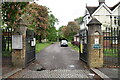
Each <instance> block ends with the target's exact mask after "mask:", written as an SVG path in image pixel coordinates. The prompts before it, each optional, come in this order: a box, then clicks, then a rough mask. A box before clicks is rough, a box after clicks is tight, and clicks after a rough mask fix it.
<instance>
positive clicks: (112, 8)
mask: <svg viewBox="0 0 120 80" xmlns="http://www.w3.org/2000/svg"><path fill="white" fill-rule="evenodd" d="M119 4H120V1H119V2H118V3H117V4H116V5H114V6H113V7H111V10H114V9H115V8H116V7H117V6H118V5H119Z"/></svg>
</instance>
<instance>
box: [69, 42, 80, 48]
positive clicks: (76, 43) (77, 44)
mask: <svg viewBox="0 0 120 80" xmlns="http://www.w3.org/2000/svg"><path fill="white" fill-rule="evenodd" d="M71 44H73V45H76V46H78V47H79V45H80V44H79V42H78V41H72V42H71Z"/></svg>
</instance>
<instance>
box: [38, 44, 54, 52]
mask: <svg viewBox="0 0 120 80" xmlns="http://www.w3.org/2000/svg"><path fill="white" fill-rule="evenodd" d="M51 44H52V43H51V42H46V43H37V44H36V53H39V52H40V51H41V50H43V49H44V48H46V47H47V46H49V45H51Z"/></svg>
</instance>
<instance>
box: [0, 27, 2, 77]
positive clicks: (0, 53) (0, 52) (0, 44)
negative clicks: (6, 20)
mask: <svg viewBox="0 0 120 80" xmlns="http://www.w3.org/2000/svg"><path fill="white" fill-rule="evenodd" d="M0 27H1V25H0ZM0 76H2V29H1V28H0ZM0 79H1V77H0Z"/></svg>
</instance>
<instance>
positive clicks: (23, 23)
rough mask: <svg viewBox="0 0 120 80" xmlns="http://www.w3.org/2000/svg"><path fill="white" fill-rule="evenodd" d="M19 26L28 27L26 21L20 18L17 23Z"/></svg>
mask: <svg viewBox="0 0 120 80" xmlns="http://www.w3.org/2000/svg"><path fill="white" fill-rule="evenodd" d="M16 23H17V25H23V26H27V24H26V23H25V21H24V20H23V19H22V18H19V19H18V20H17V21H16Z"/></svg>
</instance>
